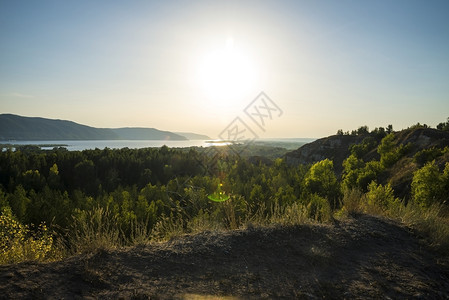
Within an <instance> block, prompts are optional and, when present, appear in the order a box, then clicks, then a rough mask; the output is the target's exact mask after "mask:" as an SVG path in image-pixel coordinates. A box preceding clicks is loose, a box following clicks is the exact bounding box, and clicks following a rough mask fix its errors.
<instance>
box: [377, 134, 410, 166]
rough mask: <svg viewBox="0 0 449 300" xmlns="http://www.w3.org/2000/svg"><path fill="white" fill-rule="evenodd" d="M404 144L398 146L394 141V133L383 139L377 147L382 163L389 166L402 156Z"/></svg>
mask: <svg viewBox="0 0 449 300" xmlns="http://www.w3.org/2000/svg"><path fill="white" fill-rule="evenodd" d="M403 151H404V146H403V145H400V146H397V145H396V142H395V141H394V134H393V133H390V134H388V135H387V136H386V137H384V138H383V139H382V141H381V142H380V145H379V146H378V147H377V153H379V155H380V163H381V165H382V166H383V167H384V168H389V167H391V166H392V165H393V164H395V163H396V162H397V161H398V160H399V158H400V157H401V156H402V154H403Z"/></svg>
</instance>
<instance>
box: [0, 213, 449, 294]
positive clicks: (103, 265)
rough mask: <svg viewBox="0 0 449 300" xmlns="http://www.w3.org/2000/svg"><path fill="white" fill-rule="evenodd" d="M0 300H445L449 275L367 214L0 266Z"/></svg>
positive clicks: (423, 250)
mask: <svg viewBox="0 0 449 300" xmlns="http://www.w3.org/2000/svg"><path fill="white" fill-rule="evenodd" d="M442 262H445V263H442ZM0 295H2V297H6V298H8V299H24V298H27V299H28V298H39V299H40V298H52V299H74V298H79V297H82V298H108V299H112V298H115V299H117V298H124V299H153V298H155V299H201V298H199V296H203V297H204V298H205V299H214V298H212V297H211V296H221V297H223V296H230V297H233V298H232V299H260V298H270V299H273V298H283V299H298V298H301V299H303V298H304V299H316V298H326V299H328V298H329V299H343V298H346V299H361V298H363V299H381V298H382V299H385V298H391V299H397V298H401V299H408V298H422V299H440V298H441V299H443V298H447V297H449V266H448V264H447V257H441V256H439V255H437V254H436V253H434V252H432V251H431V250H430V249H428V248H427V247H426V246H425V245H424V244H422V243H420V242H419V240H418V239H417V238H416V237H415V236H414V235H413V234H412V233H411V232H410V231H409V230H408V229H407V228H405V227H403V226H401V225H398V224H396V223H394V222H392V221H389V220H386V219H382V218H378V217H373V216H368V215H361V216H358V217H356V218H355V219H349V220H346V221H340V222H337V223H335V224H333V225H302V226H293V227H280V226H278V227H270V228H255V229H246V230H237V231H230V232H221V233H216V232H215V233H214V232H203V233H200V234H197V235H190V236H183V237H180V238H176V239H173V240H171V241H169V242H165V243H154V244H150V245H148V246H140V247H135V248H131V249H126V250H114V251H112V250H111V251H101V252H99V253H97V254H95V255H81V256H75V257H72V258H69V259H67V260H64V261H60V262H54V263H40V264H39V263H22V264H18V265H7V266H0ZM195 297H196V298H195ZM204 298H203V299H204ZM229 299H231V298H229Z"/></svg>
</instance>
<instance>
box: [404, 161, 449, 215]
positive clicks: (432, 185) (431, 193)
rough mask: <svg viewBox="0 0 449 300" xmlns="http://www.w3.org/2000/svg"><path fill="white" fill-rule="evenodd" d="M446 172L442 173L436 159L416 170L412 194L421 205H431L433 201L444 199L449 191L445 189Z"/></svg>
mask: <svg viewBox="0 0 449 300" xmlns="http://www.w3.org/2000/svg"><path fill="white" fill-rule="evenodd" d="M446 169H448V171H446ZM446 172H448V173H449V168H448V167H447V166H446V168H445V173H446ZM445 173H444V174H445ZM444 174H443V175H440V172H439V169H438V166H437V165H436V164H435V161H432V162H429V163H427V164H425V165H424V167H422V168H421V169H418V170H417V171H415V173H414V174H413V180H412V196H413V198H414V199H415V201H416V202H417V203H418V204H419V205H421V206H423V207H429V206H430V205H432V204H433V203H435V202H439V201H441V200H442V198H443V197H444V193H445V192H446V193H447V190H446V191H445V189H444V188H445V184H444V177H445V176H446V175H444ZM446 197H447V195H446Z"/></svg>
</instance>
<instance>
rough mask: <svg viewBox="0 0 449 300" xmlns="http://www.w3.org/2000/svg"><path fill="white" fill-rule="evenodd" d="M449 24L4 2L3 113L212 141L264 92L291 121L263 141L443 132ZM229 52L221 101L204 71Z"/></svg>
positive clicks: (326, 10)
mask: <svg viewBox="0 0 449 300" xmlns="http://www.w3.org/2000/svg"><path fill="white" fill-rule="evenodd" d="M448 14H449V1H220V2H219V1H160V2H156V1H45V0H41V1H20V0H19V1H18V0H11V1H4V0H0V113H14V114H19V115H24V116H41V117H47V118H59V119H69V120H73V121H75V122H78V123H82V124H86V125H91V126H96V127H125V126H144V127H155V128H158V129H162V130H172V131H192V132H198V133H204V134H208V135H210V136H212V137H216V136H217V135H218V134H219V133H220V132H221V131H222V130H223V129H224V128H225V127H226V126H227V125H228V124H229V123H230V122H231V121H232V120H233V119H234V118H235V117H237V116H240V117H242V119H243V120H245V121H247V120H246V119H245V114H244V113H243V110H244V108H245V107H246V106H247V104H249V103H250V102H251V101H252V99H253V98H254V97H255V96H257V94H258V93H259V92H260V91H265V92H266V94H267V95H268V96H270V97H271V99H272V100H273V101H274V102H276V104H277V105H278V106H279V107H280V108H281V109H282V110H283V115H282V116H281V117H279V118H276V119H274V120H272V121H270V122H267V126H266V131H265V132H261V131H260V130H259V131H257V130H258V128H256V127H254V130H255V131H257V132H256V133H257V134H258V135H260V136H262V137H321V136H325V135H329V134H334V133H335V132H336V131H337V129H340V128H342V129H343V130H351V129H355V128H357V127H358V126H360V125H365V124H366V125H368V126H369V127H370V128H374V127H377V126H386V125H388V124H393V126H394V127H395V129H401V128H404V127H407V126H409V125H411V124H414V123H416V122H421V123H427V124H429V125H432V126H435V125H436V124H437V123H439V122H441V121H444V120H446V118H447V117H448V116H449V18H448V17H447V16H448ZM229 41H231V44H232V49H233V50H232V51H233V52H232V53H234V54H233V56H230V57H231V58H230V60H222V59H220V56H218V59H219V60H220V61H221V62H223V61H226V62H227V63H224V64H223V63H221V64H220V63H219V64H214V63H212V65H213V66H214V67H213V68H212V69H213V70H215V69H217V68H218V69H220V68H225V69H226V71H224V72H225V73H226V72H229V74H228V73H226V74H227V75H226V76H227V77H226V76H225V77H218V78H221V79H223V78H225V80H229V79H230V77H232V78H234V80H233V81H231V82H230V83H226V84H217V83H216V85H217V86H216V87H215V85H214V83H213V81H212V86H214V87H215V89H213V90H212V91H211V90H210V88H209V89H208V88H207V87H206V86H205V85H206V84H207V85H208V86H209V87H210V85H211V84H210V83H211V81H210V80H214V79H215V80H216V78H217V76H221V75H217V74H213V73H210V72H214V71H213V70H212V71H210V68H209V69H207V70H208V71H207V72H209V73H207V72H206V71H201V70H203V68H204V65H205V61H207V62H209V61H210V60H207V59H206V58H208V57H211V53H222V52H223V51H222V50H223V49H227V48H226V47H227V46H229V44H230V43H229ZM220 51H221V52H220ZM212 57H216V56H212ZM236 57H237V58H236ZM215 59H216V58H215ZM229 65H231V66H229ZM215 66H216V67H215ZM204 72H206V73H204ZM217 72H218V74H222V73H223V71H222V70H217ZM199 74H202V75H199ZM204 74H206V75H204ZM239 76H240V77H239ZM249 77H251V80H250V81H247V80H248V79H247V78H249ZM232 78H231V79H232ZM225 80H221V81H220V82H222V81H225ZM231 90H232V92H230V91H231ZM248 125H250V126H254V125H251V123H250V121H248Z"/></svg>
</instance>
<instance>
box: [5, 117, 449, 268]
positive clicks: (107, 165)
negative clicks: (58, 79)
mask: <svg viewBox="0 0 449 300" xmlns="http://www.w3.org/2000/svg"><path fill="white" fill-rule="evenodd" d="M419 126H421V127H422V125H419ZM419 126H418V127H419ZM365 129H366V130H365ZM444 129H445V128H444V127H441V128H438V130H444ZM339 134H340V133H339ZM341 134H343V133H341ZM352 134H356V135H357V134H359V135H362V136H363V137H364V138H363V141H362V142H361V143H359V144H354V145H352V146H350V148H349V150H350V153H351V154H350V155H349V156H348V157H347V158H346V159H345V160H344V161H343V164H342V168H343V171H342V173H341V174H336V172H335V166H334V162H333V161H332V160H330V159H324V160H321V161H318V162H315V163H313V164H310V165H302V164H299V165H295V164H291V163H288V162H287V161H286V160H285V158H283V157H282V156H281V157H278V158H273V157H270V158H267V157H262V156H259V155H258V156H248V155H238V153H237V152H235V151H231V150H230V149H229V148H228V147H227V146H220V147H210V148H190V149H174V148H168V147H166V146H164V147H162V148H146V149H127V148H124V149H107V148H106V149H104V150H99V149H96V150H85V151H67V150H66V149H64V148H54V149H53V150H45V151H44V150H39V149H36V148H33V147H31V148H23V149H20V150H17V151H11V150H10V149H9V150H6V151H3V152H1V153H0V209H1V215H0V223H1V227H0V228H1V229H0V252H1V256H0V257H1V258H0V260H1V263H14V262H20V261H26V260H55V259H60V258H63V257H67V256H70V255H73V254H76V253H82V252H86V251H87V252H88V251H93V250H95V249H97V248H101V247H107V248H116V247H122V246H130V245H136V244H140V243H147V242H149V241H158V240H164V239H167V238H170V237H172V236H175V235H179V234H184V233H195V232H200V231H204V230H228V229H237V228H241V227H244V226H253V225H269V224H284V225H289V224H300V223H305V222H332V220H334V219H336V218H337V219H338V218H344V217H345V216H347V215H351V214H360V213H371V214H378V215H383V216H387V217H390V218H394V219H398V220H401V221H402V222H405V223H407V222H408V224H409V225H410V226H415V227H416V228H417V230H421V231H422V232H423V234H425V235H428V237H429V241H430V243H431V244H433V245H435V246H436V247H440V249H449V248H447V247H448V240H449V239H448V237H449V225H448V224H449V223H448V213H447V211H448V209H447V208H448V206H447V200H448V199H447V195H448V191H449V163H445V165H444V166H443V167H441V166H440V167H439V166H438V164H437V163H436V159H438V158H441V157H448V156H449V147H445V148H431V149H422V150H420V151H418V152H416V153H415V154H414V155H413V156H412V158H411V160H412V163H413V164H414V165H415V166H416V171H414V172H413V179H412V182H411V189H410V193H409V194H408V195H406V196H405V197H402V198H400V197H398V196H397V193H395V190H394V189H393V187H392V186H391V184H390V183H388V182H386V183H385V180H384V179H385V176H386V174H388V171H389V170H390V169H391V168H392V167H393V166H395V165H396V164H397V162H399V161H400V160H401V158H403V157H405V156H406V155H407V153H409V152H410V147H411V145H403V144H397V143H396V141H395V134H394V132H391V131H390V132H387V131H385V130H379V129H377V128H376V130H373V131H372V132H369V131H368V130H367V128H364V130H359V132H353V133H352ZM259 150H260V149H259ZM273 151H274V153H277V151H278V150H273ZM369 151H372V152H373V153H375V155H374V156H373V158H372V159H371V160H369V161H365V160H364V159H363V157H364V156H363V155H364V154H366V153H368V152H369ZM260 152H261V151H259V152H258V154H260ZM267 152H268V151H267ZM271 154H272V153H271ZM382 182H383V184H382ZM213 195H218V197H215V198H214V197H212V196H213ZM221 195H226V197H223V198H220V197H221ZM222 200H224V201H222Z"/></svg>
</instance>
